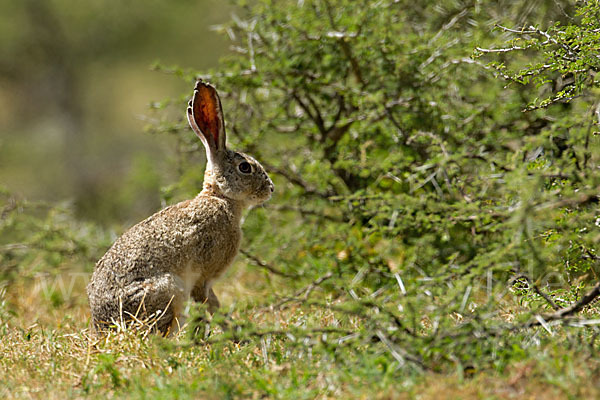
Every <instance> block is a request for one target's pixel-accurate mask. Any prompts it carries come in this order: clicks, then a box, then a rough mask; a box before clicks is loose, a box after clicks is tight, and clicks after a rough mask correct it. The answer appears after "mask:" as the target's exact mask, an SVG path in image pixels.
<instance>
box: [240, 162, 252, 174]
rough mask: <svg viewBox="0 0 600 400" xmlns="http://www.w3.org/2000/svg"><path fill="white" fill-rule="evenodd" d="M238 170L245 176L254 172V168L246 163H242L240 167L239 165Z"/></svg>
mask: <svg viewBox="0 0 600 400" xmlns="http://www.w3.org/2000/svg"><path fill="white" fill-rule="evenodd" d="M238 169H239V170H240V172H241V173H243V174H249V173H250V172H252V166H251V165H250V163H247V162H246V161H244V162H242V163H240V165H238Z"/></svg>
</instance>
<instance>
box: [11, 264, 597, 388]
mask: <svg viewBox="0 0 600 400" xmlns="http://www.w3.org/2000/svg"><path fill="white" fill-rule="evenodd" d="M238 264H240V263H238ZM228 275H229V276H228V277H226V278H225V279H224V280H223V281H222V282H220V284H219V285H218V287H217V288H216V290H217V291H218V293H219V294H221V297H222V299H223V303H224V307H225V308H227V307H228V305H230V304H234V303H237V304H238V305H237V306H235V307H233V308H232V310H233V311H232V313H231V318H232V319H234V320H236V321H249V322H252V323H254V324H257V325H260V324H261V323H263V322H266V321H268V322H269V323H271V324H274V325H276V326H280V327H281V329H286V328H288V327H291V326H294V325H298V324H301V323H302V321H309V320H310V321H311V322H319V323H320V324H321V325H322V326H331V322H332V321H331V319H332V315H331V313H329V312H327V311H323V310H318V309H312V308H306V307H296V306H294V305H292V306H290V307H288V308H285V309H283V310H281V311H270V310H269V309H268V308H264V307H258V306H256V305H253V304H257V302H256V300H255V299H257V298H260V296H266V295H268V294H269V292H270V291H272V290H273V287H272V286H271V285H266V284H263V285H258V287H259V288H260V290H257V289H256V287H257V285H256V282H257V279H259V278H260V276H261V274H259V273H257V272H256V271H252V270H250V271H249V270H246V269H245V268H240V265H237V268H234V270H233V271H231V272H230V273H229V274H228ZM246 285H247V286H246ZM57 291H60V290H57ZM52 297H53V294H52V292H51V291H48V290H46V291H44V286H43V285H40V280H39V279H27V280H25V279H22V280H19V279H16V280H14V281H13V282H12V283H11V284H10V285H8V286H6V287H5V288H4V289H3V295H2V300H1V302H2V303H1V306H0V319H1V327H0V382H2V385H0V397H2V398H43V399H64V398H81V397H91V398H115V397H116V398H123V397H126V398H200V397H202V398H219V399H221V398H284V399H314V398H321V399H325V398H331V399H337V398H364V399H372V398H379V399H387V398H407V399H408V398H454V399H471V398H472V399H477V398H498V399H504V398H594V397H597V396H598V395H600V387H599V386H598V384H597V383H596V382H598V378H600V373H599V371H600V368H599V367H600V365H599V363H598V361H599V359H598V357H597V355H596V354H595V352H594V344H593V343H591V344H590V343H588V342H578V343H570V342H568V341H564V340H559V339H558V337H560V333H559V332H558V331H557V333H555V335H556V336H557V338H556V341H552V340H550V341H542V343H543V344H542V345H540V346H538V347H535V346H534V348H533V350H532V349H531V348H528V349H527V350H524V351H522V352H516V351H513V352H511V354H512V355H511V357H513V358H512V359H511V360H509V362H508V363H507V365H508V366H507V367H505V368H500V369H498V368H493V367H491V368H486V369H483V370H475V369H471V368H467V369H465V370H463V369H461V368H458V367H457V368H456V369H451V368H450V369H443V370H440V371H438V372H422V371H418V370H417V369H406V368H404V369H400V368H398V364H397V363H396V362H394V361H390V357H388V356H387V355H386V354H385V351H386V350H385V347H383V346H382V347H368V346H364V347H360V346H357V347H355V349H357V350H356V351H354V352H344V353H339V354H340V355H341V356H342V358H341V359H340V358H337V357H336V352H335V351H332V352H327V351H315V352H314V353H312V354H311V349H312V348H313V346H303V345H301V344H300V345H298V343H297V342H294V341H293V340H292V339H290V338H286V337H280V336H276V335H273V336H269V335H265V336H262V337H261V338H258V339H256V340H250V341H240V342H234V341H221V340H219V341H217V342H216V343H212V344H208V343H195V344H194V343H193V342H192V341H190V340H189V339H188V335H186V332H185V331H184V332H183V333H181V334H180V335H178V336H177V337H174V338H162V337H159V336H156V335H149V336H146V335H145V333H146V332H144V331H143V330H125V331H120V332H118V331H116V332H112V333H110V334H109V335H107V336H104V337H98V336H96V335H95V334H94V333H92V332H91V331H90V329H89V310H88V307H87V300H86V297H85V279H78V280H76V281H75V283H74V286H73V288H72V292H71V293H66V294H65V295H64V296H63V297H64V298H63V299H62V300H61V301H58V302H53V301H50V299H51V298H52ZM307 310H308V311H307ZM514 310H518V307H515V308H514ZM594 311H595V310H594ZM514 317H516V315H512V314H511V312H510V311H508V312H507V314H506V315H505V316H504V318H514ZM315 320H316V321H315ZM350 322H351V321H350ZM531 334H536V335H543V333H542V332H541V331H540V332H537V331H536V332H531ZM211 338H218V335H212V336H211ZM320 339H322V338H320V337H316V339H315V340H317V342H318V341H319V340H320ZM311 340H312V339H311ZM323 343H326V341H323V340H321V344H323ZM313 344H314V343H313ZM316 346H318V344H316ZM361 349H363V350H364V352H361ZM407 371H408V372H407ZM411 371H412V372H411Z"/></svg>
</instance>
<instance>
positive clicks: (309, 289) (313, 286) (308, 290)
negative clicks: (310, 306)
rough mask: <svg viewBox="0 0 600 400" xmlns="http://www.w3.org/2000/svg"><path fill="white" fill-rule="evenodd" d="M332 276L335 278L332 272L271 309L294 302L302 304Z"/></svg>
mask: <svg viewBox="0 0 600 400" xmlns="http://www.w3.org/2000/svg"><path fill="white" fill-rule="evenodd" d="M332 276H333V274H332V273H331V272H328V273H326V274H325V275H323V276H321V277H320V278H317V279H315V280H314V281H312V282H311V283H310V284H308V285H307V286H306V287H304V288H302V289H300V290H298V291H297V292H296V293H294V294H293V295H292V296H290V297H287V298H285V299H283V300H281V301H280V302H279V303H277V304H275V305H272V306H270V307H269V308H271V309H280V308H281V307H282V306H283V305H285V304H287V303H290V302H292V301H301V302H302V301H306V300H307V299H308V296H310V294H311V293H312V291H313V290H315V289H316V288H317V286H319V285H320V284H321V283H323V282H325V281H326V280H327V279H329V278H331V277H332ZM302 293H304V295H303V296H302V297H301V298H299V297H298V296H300V295H301V294H302Z"/></svg>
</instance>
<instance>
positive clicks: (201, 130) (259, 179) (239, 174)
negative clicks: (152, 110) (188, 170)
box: [187, 81, 274, 205]
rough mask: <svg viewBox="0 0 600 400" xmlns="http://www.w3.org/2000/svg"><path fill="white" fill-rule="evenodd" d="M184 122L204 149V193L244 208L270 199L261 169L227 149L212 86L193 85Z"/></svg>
mask: <svg viewBox="0 0 600 400" xmlns="http://www.w3.org/2000/svg"><path fill="white" fill-rule="evenodd" d="M187 118H188V121H189V123H190V126H191V127H192V130H193V131H194V132H195V133H196V135H198V137H199V138H200V140H202V143H203V144H204V147H205V148H206V163H207V164H206V173H205V174H204V188H205V189H206V188H210V189H212V190H213V191H215V192H217V193H219V194H221V195H223V196H225V197H228V198H230V199H233V200H236V201H239V202H242V203H244V204H245V205H258V204H261V203H263V202H265V201H267V200H269V199H270V198H271V194H272V193H273V188H274V186H273V182H272V181H271V179H270V178H269V176H268V175H267V173H266V172H265V169H264V168H263V166H262V165H260V163H259V162H258V161H256V160H255V159H254V158H252V157H250V156H249V155H247V154H244V153H241V152H236V151H233V150H229V149H227V147H226V145H225V140H226V136H225V123H224V120H223V109H222V108H221V100H220V99H219V95H218V94H217V90H216V89H215V88H214V87H213V86H212V85H210V84H208V83H205V82H202V81H198V82H196V88H195V89H194V96H193V97H192V99H191V100H190V102H189V106H188V109H187Z"/></svg>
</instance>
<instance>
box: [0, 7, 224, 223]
mask: <svg viewBox="0 0 600 400" xmlns="http://www.w3.org/2000/svg"><path fill="white" fill-rule="evenodd" d="M0 10H2V12H0V186H1V187H4V188H5V189H7V190H9V191H10V192H12V193H13V194H15V195H17V196H19V197H23V198H27V199H29V200H41V201H52V202H55V201H67V202H69V203H71V205H72V206H73V208H74V209H75V210H76V213H77V214H78V216H79V217H81V218H84V219H91V220H95V221H97V222H100V223H102V224H103V225H110V224H111V223H112V222H113V221H117V220H120V223H121V224H123V223H125V225H127V223H134V222H136V221H138V220H140V219H141V218H143V217H145V216H147V215H149V214H151V213H152V212H153V211H155V210H156V209H157V208H159V207H160V198H161V197H160V187H161V186H162V185H164V184H165V183H166V182H168V179H169V177H170V173H171V172H170V171H171V170H172V166H173V162H172V161H173V154H171V153H170V152H172V148H173V146H169V145H168V144H166V143H164V142H165V141H168V140H170V139H169V138H168V137H165V136H164V135H151V134H149V133H147V132H145V129H144V128H145V126H147V125H148V124H149V122H150V121H151V120H152V119H153V118H159V115H158V113H154V112H153V108H156V105H157V104H158V105H159V104H160V103H161V102H163V101H164V100H165V99H168V98H171V97H176V96H181V93H185V92H186V88H185V87H184V85H185V83H184V81H183V80H181V79H177V78H175V77H174V76H172V75H171V74H169V73H165V72H164V70H165V69H168V66H169V65H180V66H184V67H189V68H194V69H206V68H210V67H214V66H216V65H217V63H218V60H219V58H220V57H222V56H223V55H224V54H226V53H227V52H228V46H229V43H228V42H227V38H226V37H225V36H224V35H220V34H217V33H216V32H215V31H214V29H212V27H213V26H214V25H216V24H220V23H223V22H225V21H227V20H229V19H230V17H231V14H232V13H233V12H234V10H233V6H232V5H230V3H229V2H224V1H218V0H173V1H169V2H165V1H159V0H127V1H112V0H89V1H85V2H82V1H77V0H0ZM158 65H161V66H163V67H161V68H159V69H161V70H163V72H159V71H157V66H158ZM180 111H181V113H183V112H184V110H180ZM160 117H161V118H165V113H164V112H163V113H160ZM201 167H202V166H199V168H201Z"/></svg>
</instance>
